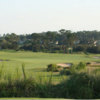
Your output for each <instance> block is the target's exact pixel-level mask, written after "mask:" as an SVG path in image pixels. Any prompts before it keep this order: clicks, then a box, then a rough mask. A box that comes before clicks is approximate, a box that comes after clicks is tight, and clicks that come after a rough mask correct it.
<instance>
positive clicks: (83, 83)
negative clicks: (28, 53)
mask: <svg viewBox="0 0 100 100" xmlns="http://www.w3.org/2000/svg"><path fill="white" fill-rule="evenodd" d="M79 65H81V64H79ZM66 71H67V74H70V73H69V72H68V70H66ZM22 72H23V76H24V77H23V79H21V80H20V79H16V80H12V79H11V77H10V74H9V77H7V76H8V75H7V76H6V77H7V78H6V79H7V80H6V81H1V80H0V91H1V92H0V97H38V98H72V99H73V98H74V99H93V98H94V99H97V98H100V86H99V85H100V77H99V74H100V70H98V72H99V74H97V75H96V73H97V70H96V71H95V73H91V74H88V73H87V72H84V73H83V72H81V73H77V72H76V73H73V74H71V76H70V78H69V79H67V80H63V81H62V82H60V83H58V84H52V74H51V77H50V78H49V80H48V81H45V82H42V80H41V81H40V82H37V81H36V80H35V79H33V78H26V77H25V76H26V73H25V67H24V64H23V65H22ZM0 73H1V76H2V71H0Z"/></svg>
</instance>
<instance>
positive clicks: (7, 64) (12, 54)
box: [0, 50, 100, 82]
mask: <svg viewBox="0 0 100 100" xmlns="http://www.w3.org/2000/svg"><path fill="white" fill-rule="evenodd" d="M93 56H96V55H93V54H90V55H85V54H54V53H33V52H29V51H18V52H16V51H11V50H10V51H0V59H1V60H2V59H3V60H8V61H3V62H2V61H1V62H0V66H1V67H2V66H4V67H3V69H2V70H3V77H5V76H6V75H8V74H10V75H11V78H12V79H16V77H17V78H22V77H23V76H22V75H23V72H22V64H25V67H24V68H25V73H26V77H34V78H37V77H42V78H44V80H47V79H48V78H49V77H50V76H51V73H50V72H47V71H46V68H47V65H48V64H57V63H74V64H77V63H79V62H81V61H82V62H90V61H99V59H95V58H93ZM97 56H100V55H97ZM1 67H0V68H1ZM64 78H65V76H60V75H59V73H53V78H52V79H53V80H54V81H55V82H58V81H61V80H62V79H64Z"/></svg>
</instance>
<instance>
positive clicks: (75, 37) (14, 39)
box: [0, 29, 100, 53]
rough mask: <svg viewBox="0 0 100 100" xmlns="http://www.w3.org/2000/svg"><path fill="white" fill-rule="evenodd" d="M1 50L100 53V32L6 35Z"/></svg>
mask: <svg viewBox="0 0 100 100" xmlns="http://www.w3.org/2000/svg"><path fill="white" fill-rule="evenodd" d="M0 49H14V50H30V51H33V52H51V53H72V51H74V52H81V51H83V52H90V53H100V32H98V31H80V32H71V31H70V30H64V29H62V30H60V31H58V32H57V31H48V32H42V33H32V34H26V35H16V34H15V33H12V34H4V35H3V36H1V37H0Z"/></svg>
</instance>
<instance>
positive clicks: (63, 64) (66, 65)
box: [57, 63, 72, 67]
mask: <svg viewBox="0 0 100 100" xmlns="http://www.w3.org/2000/svg"><path fill="white" fill-rule="evenodd" d="M57 66H61V67H71V66H72V63H61V64H57Z"/></svg>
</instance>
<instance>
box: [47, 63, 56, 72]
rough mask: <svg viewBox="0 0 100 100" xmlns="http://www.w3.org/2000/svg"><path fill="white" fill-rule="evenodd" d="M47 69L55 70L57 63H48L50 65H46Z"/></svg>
mask: <svg viewBox="0 0 100 100" xmlns="http://www.w3.org/2000/svg"><path fill="white" fill-rule="evenodd" d="M47 71H53V72H56V71H57V65H56V64H50V65H48V68H47Z"/></svg>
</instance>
